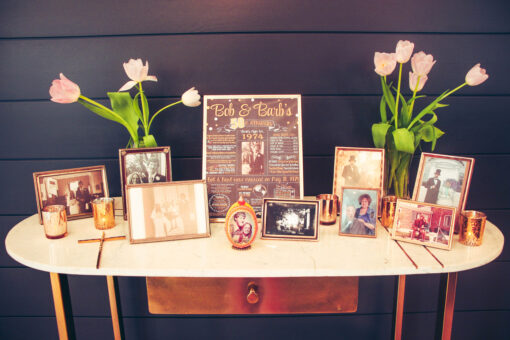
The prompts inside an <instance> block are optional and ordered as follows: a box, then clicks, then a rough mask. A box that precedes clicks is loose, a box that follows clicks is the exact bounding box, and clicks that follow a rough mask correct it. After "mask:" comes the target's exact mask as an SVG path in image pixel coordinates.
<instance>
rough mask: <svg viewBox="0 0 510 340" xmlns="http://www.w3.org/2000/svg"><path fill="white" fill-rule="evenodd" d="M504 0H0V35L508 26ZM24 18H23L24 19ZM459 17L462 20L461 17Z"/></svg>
mask: <svg viewBox="0 0 510 340" xmlns="http://www.w3.org/2000/svg"><path fill="white" fill-rule="evenodd" d="M508 10H509V6H508V3H507V2H506V1H504V0H496V1H491V5H490V6H487V5H485V4H484V3H483V2H480V1H476V0H469V1H467V0H466V1H462V0H455V1H447V2H444V1H441V0H431V1H427V2H422V3H420V4H419V6H418V5H417V4H416V3H413V2H410V1H386V2H385V3H384V6H382V5H381V3H380V1H378V0H368V1H349V0H341V1H338V0H337V1H328V0H320V1H319V0H302V1H299V2H296V1H292V0H279V1H271V0H244V1H243V2H242V3H238V2H232V1H228V0H216V1H207V2H204V1H200V0H181V1H165V0H153V1H146V2H136V1H130V2H129V3H128V5H126V2H124V1H106V2H105V1H101V0H90V1H87V2H86V3H73V2H69V1H65V0H51V1H44V2H41V3H39V2H36V3H33V4H30V6H26V5H25V4H23V2H20V1H16V0H3V1H2V2H0V12H3V13H5V15H4V21H3V25H2V26H0V37H23V36H37V37H44V36H82V35H96V34H150V33H161V32H164V33H189V32H246V31H267V32H272V31H361V32H366V31H368V32H370V31H377V32H402V31H403V32H454V33H461V32H509V31H510V24H509V22H508V20H507V19H508V18H507V16H506V14H508ZM27 17H29V18H30V19H31V20H30V23H29V24H27V22H26V21H24V20H23V19H24V18H27ZM459 18H462V20H459Z"/></svg>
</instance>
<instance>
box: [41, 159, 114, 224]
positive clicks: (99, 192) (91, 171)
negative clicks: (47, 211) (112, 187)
mask: <svg viewBox="0 0 510 340" xmlns="http://www.w3.org/2000/svg"><path fill="white" fill-rule="evenodd" d="M33 180H34V189H35V197H36V202H37V213H38V214H39V223H40V224H42V209H43V208H44V207H45V206H47V205H52V204H59V205H64V206H65V207H66V214H67V219H68V220H74V219H80V218H87V217H92V204H91V202H92V201H93V200H94V199H96V198H99V197H108V196H109V193H108V181H107V179H106V169H105V166H104V165H97V166H86V167H81V168H72V169H61V170H51V171H39V172H34V173H33ZM80 184H81V185H80Z"/></svg>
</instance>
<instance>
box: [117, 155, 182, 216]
mask: <svg viewBox="0 0 510 340" xmlns="http://www.w3.org/2000/svg"><path fill="white" fill-rule="evenodd" d="M119 164H120V180H121V188H122V203H123V207H124V219H125V220H126V219H127V210H126V195H125V192H126V189H125V187H126V185H135V184H149V183H162V182H170V181H172V167H171V165H170V147H169V146H162V147H156V148H139V149H120V150H119Z"/></svg>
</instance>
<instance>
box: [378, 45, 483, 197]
mask: <svg viewBox="0 0 510 340" xmlns="http://www.w3.org/2000/svg"><path fill="white" fill-rule="evenodd" d="M413 49H414V44H413V43H412V42H410V41H402V40H401V41H399V42H398V43H397V47H396V50H395V53H380V52H375V55H374V64H375V72H376V73H377V74H379V75H380V76H381V86H382V91H383V95H382V98H381V102H380V105H379V108H380V113H381V122H380V123H376V124H373V125H372V137H373V140H374V144H375V146H376V147H378V148H385V149H386V155H387V159H388V160H389V161H388V162H387V169H386V170H387V177H386V186H387V188H386V189H388V188H393V193H394V194H395V195H396V196H397V197H402V198H404V197H409V192H408V183H409V165H410V163H411V159H412V156H413V154H414V152H415V151H416V149H417V148H418V147H419V146H420V143H421V141H424V142H429V143H431V148H432V150H434V148H435V146H436V142H437V139H438V138H440V137H441V136H442V135H444V132H443V131H441V130H440V129H438V128H437V127H436V126H434V124H435V123H436V121H437V115H436V112H435V111H436V110H437V109H439V108H441V107H444V106H447V105H446V104H442V103H441V102H442V101H443V100H444V99H446V98H447V97H448V96H450V95H451V94H452V93H454V92H456V91H458V90H460V89H461V88H462V87H464V86H466V85H469V86H476V85H479V84H481V83H483V82H484V81H485V80H487V78H488V77H489V75H488V74H486V72H485V70H484V69H482V68H481V67H480V64H477V65H475V66H473V68H471V70H470V71H469V72H468V73H467V74H466V78H465V81H464V83H463V84H461V85H459V86H457V87H456V88H454V89H453V90H446V91H445V92H443V93H442V94H441V95H439V96H438V97H437V98H436V99H434V100H433V101H432V102H430V103H429V104H428V105H427V106H425V108H423V109H422V110H420V111H418V113H417V114H416V115H414V116H413V110H414V104H415V102H416V100H417V99H419V98H423V97H425V96H423V95H420V96H417V95H416V94H417V93H418V92H419V91H421V90H422V89H423V86H424V85H425V83H426V82H427V80H428V74H429V72H430V70H431V69H432V66H434V64H435V63H436V61H435V60H434V57H433V56H432V55H431V54H426V53H425V52H418V53H415V54H414V55H413V56H412V58H411V55H412V53H413ZM409 59H411V68H412V71H410V72H409V88H410V90H411V91H412V96H411V98H410V99H409V100H406V99H405V98H404V97H403V95H402V94H401V92H400V85H401V79H402V65H403V64H405V63H407V62H408V61H409ZM397 63H398V65H399V72H398V81H397V87H396V88H395V87H394V86H392V83H389V84H388V81H387V79H386V77H387V76H389V75H390V74H391V73H393V71H394V70H395V68H396V66H397ZM399 103H400V104H401V105H400V107H399ZM388 109H389V112H390V116H388Z"/></svg>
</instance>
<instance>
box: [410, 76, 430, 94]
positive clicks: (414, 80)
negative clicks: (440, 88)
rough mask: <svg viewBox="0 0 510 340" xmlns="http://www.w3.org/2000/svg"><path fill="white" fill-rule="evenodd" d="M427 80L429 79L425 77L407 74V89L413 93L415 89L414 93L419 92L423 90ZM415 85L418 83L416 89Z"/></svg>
mask: <svg viewBox="0 0 510 340" xmlns="http://www.w3.org/2000/svg"><path fill="white" fill-rule="evenodd" d="M418 77H419V78H420V80H419V82H418ZM427 79H429V78H428V77H427V76H420V75H418V74H416V73H413V72H409V88H410V89H411V91H413V92H414V91H415V89H416V92H418V91H421V90H422V89H423V86H424V85H425V83H426V82H427ZM417 83H418V88H416V84H417Z"/></svg>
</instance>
